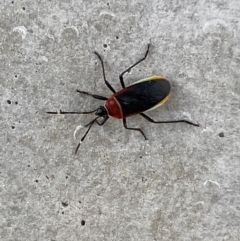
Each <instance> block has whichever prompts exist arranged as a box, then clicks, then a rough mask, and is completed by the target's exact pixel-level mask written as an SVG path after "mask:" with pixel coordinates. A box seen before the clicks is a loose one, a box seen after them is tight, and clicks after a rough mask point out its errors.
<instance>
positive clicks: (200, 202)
mask: <svg viewBox="0 0 240 241" xmlns="http://www.w3.org/2000/svg"><path fill="white" fill-rule="evenodd" d="M199 204H201V205H204V201H199V202H197V203H196V205H199Z"/></svg>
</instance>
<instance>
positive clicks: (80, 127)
mask: <svg viewBox="0 0 240 241" xmlns="http://www.w3.org/2000/svg"><path fill="white" fill-rule="evenodd" d="M83 127H84V126H82V125H79V126H77V127H76V129H75V131H74V133H73V137H74V139H75V140H76V134H77V132H78V131H79V130H80V129H82V128H83ZM80 143H82V142H80Z"/></svg>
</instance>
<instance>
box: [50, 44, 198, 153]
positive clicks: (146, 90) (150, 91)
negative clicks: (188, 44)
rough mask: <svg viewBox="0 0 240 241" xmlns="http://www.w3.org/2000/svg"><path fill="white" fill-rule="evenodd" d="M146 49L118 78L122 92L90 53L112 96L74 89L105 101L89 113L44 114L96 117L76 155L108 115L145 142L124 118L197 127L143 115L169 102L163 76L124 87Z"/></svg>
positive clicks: (188, 122) (168, 92) (169, 90)
mask: <svg viewBox="0 0 240 241" xmlns="http://www.w3.org/2000/svg"><path fill="white" fill-rule="evenodd" d="M149 48H150V44H148V46H147V51H146V53H145V55H144V57H143V58H141V59H140V60H139V61H137V62H136V63H135V64H133V65H131V66H130V67H129V68H128V69H126V70H125V71H123V72H122V73H121V74H120V75H119V79H120V83H121V86H122V89H121V90H119V91H116V90H115V89H114V88H113V87H112V86H111V84H110V83H109V82H108V81H107V79H106V75H105V69H104V64H103V60H102V58H101V56H100V55H99V53H97V52H94V53H95V54H96V56H97V57H98V58H99V60H100V62H101V66H102V73H103V79H104V82H105V84H106V85H107V87H108V88H109V89H110V90H111V91H112V92H113V94H112V95H111V96H110V97H109V98H107V97H105V96H101V95H95V94H91V93H89V92H86V91H82V90H77V92H78V93H81V94H85V95H89V96H91V97H93V98H95V99H99V100H105V104H104V105H102V106H99V107H98V108H97V109H95V110H93V111H84V112H64V111H61V110H60V112H47V113H48V114H91V113H94V112H95V115H96V116H97V117H95V118H94V119H93V120H92V121H90V122H89V123H88V124H86V125H85V127H88V129H87V131H86V132H85V134H84V136H83V137H82V139H81V141H80V142H79V144H78V146H77V148H76V151H75V154H76V153H77V151H78V149H79V147H80V144H81V143H82V142H83V141H84V139H85V137H86V136H87V134H88V132H89V131H90V129H91V127H92V126H93V124H94V123H97V124H98V125H99V126H102V125H103V124H104V123H105V122H106V121H107V120H108V118H109V117H110V116H111V117H114V118H117V119H122V120H123V126H124V127H125V128H126V129H128V130H134V131H138V132H140V133H141V134H142V135H143V137H144V138H145V140H147V137H146V135H145V134H144V132H143V131H142V130H141V129H140V128H132V127H128V125H127V121H126V118H127V117H129V116H132V115H136V114H140V115H141V116H142V117H143V118H145V119H146V120H147V121H149V122H151V123H155V124H160V123H178V122H184V123H187V124H189V125H193V126H199V124H196V123H193V122H190V121H188V120H169V121H155V120H153V119H152V118H150V117H149V116H148V115H146V114H145V112H146V111H149V110H153V109H155V108H157V107H159V106H161V105H163V104H164V103H165V102H166V101H167V100H168V99H169V96H170V92H171V85H170V82H169V81H168V80H167V79H165V78H164V77H163V76H161V75H154V76H150V77H148V78H145V79H141V80H138V81H137V82H135V83H133V84H131V85H129V86H127V87H125V83H124V80H123V76H124V74H125V73H126V72H129V71H130V70H131V69H132V68H133V67H135V66H136V65H138V64H139V63H141V62H142V61H144V60H145V59H146V57H147V55H148V52H149ZM100 118H101V119H102V120H101V121H99V119H100Z"/></svg>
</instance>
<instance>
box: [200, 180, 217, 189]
mask: <svg viewBox="0 0 240 241" xmlns="http://www.w3.org/2000/svg"><path fill="white" fill-rule="evenodd" d="M209 182H210V183H213V184H215V185H216V186H217V187H218V188H220V185H219V183H218V182H216V181H212V180H207V181H205V182H204V186H206V185H207V184H208V183H209Z"/></svg>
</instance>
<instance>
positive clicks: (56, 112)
mask: <svg viewBox="0 0 240 241" xmlns="http://www.w3.org/2000/svg"><path fill="white" fill-rule="evenodd" d="M97 110H98V109H96V110H92V111H83V112H79V111H77V112H74V111H70V112H66V111H61V110H60V111H59V112H58V111H47V112H46V113H47V114H52V115H57V114H91V113H93V112H96V111H97Z"/></svg>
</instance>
